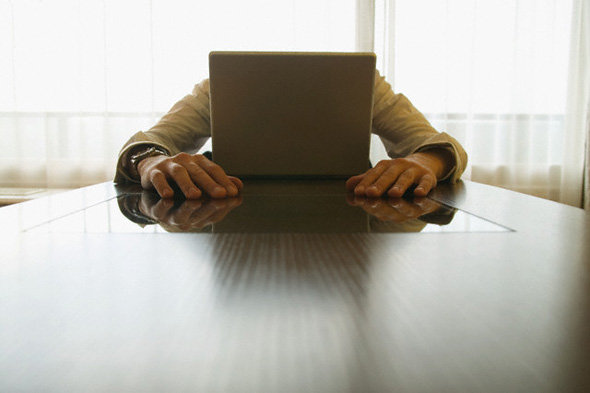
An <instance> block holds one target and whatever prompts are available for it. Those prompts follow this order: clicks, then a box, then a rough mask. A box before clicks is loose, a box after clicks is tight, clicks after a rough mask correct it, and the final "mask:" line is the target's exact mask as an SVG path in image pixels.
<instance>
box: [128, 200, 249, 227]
mask: <svg viewBox="0 0 590 393" xmlns="http://www.w3.org/2000/svg"><path fill="white" fill-rule="evenodd" d="M241 204H242V197H241V196H240V195H238V196H234V197H228V198H224V199H209V198H204V199H186V200H184V201H182V203H181V204H180V206H178V205H177V204H175V199H171V198H167V199H159V198H157V196H155V194H153V195H150V193H149V192H146V191H144V192H143V193H142V195H141V200H140V202H139V205H138V208H139V211H140V212H141V213H142V214H143V215H145V216H146V217H149V218H150V219H152V220H154V221H157V222H158V224H160V225H161V226H162V228H164V229H166V230H167V231H169V232H191V231H197V230H201V229H203V228H205V227H207V226H209V225H212V224H215V223H217V222H219V221H221V220H223V219H224V218H225V216H226V215H227V214H228V213H229V212H230V211H231V210H232V209H234V208H236V207H237V206H240V205H241Z"/></svg>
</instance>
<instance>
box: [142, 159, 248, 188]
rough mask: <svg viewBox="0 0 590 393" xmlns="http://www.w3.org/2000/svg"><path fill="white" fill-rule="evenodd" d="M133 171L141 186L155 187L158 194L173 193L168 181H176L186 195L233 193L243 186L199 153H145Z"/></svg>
mask: <svg viewBox="0 0 590 393" xmlns="http://www.w3.org/2000/svg"><path fill="white" fill-rule="evenodd" d="M137 171H138V173H139V176H140V177H141V186H142V187H143V188H144V189H146V190H150V189H155V190H156V191H157V192H158V194H160V196H161V197H162V198H171V197H172V196H174V189H173V188H172V186H171V184H176V185H177V186H178V188H179V189H180V190H181V191H182V193H183V194H184V196H185V197H186V198H187V199H197V198H200V197H201V196H202V195H203V193H206V194H207V195H209V196H210V197H212V198H225V197H233V196H236V195H238V194H239V193H240V191H241V190H242V188H243V187H244V185H243V183H242V181H241V180H240V179H238V178H237V177H234V176H228V175H226V173H225V172H224V171H223V169H221V167H220V166H219V165H217V164H215V163H213V162H211V161H209V160H208V159H207V158H206V157H205V156H203V155H201V154H193V155H191V154H187V153H179V154H177V155H175V156H173V157H168V156H163V155H162V156H155V157H148V158H145V159H143V160H141V161H140V162H139V164H138V165H137Z"/></svg>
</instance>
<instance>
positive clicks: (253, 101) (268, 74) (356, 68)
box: [209, 52, 375, 178]
mask: <svg viewBox="0 0 590 393" xmlns="http://www.w3.org/2000/svg"><path fill="white" fill-rule="evenodd" d="M209 78H210V84H211V85H210V105H211V136H212V150H213V161H214V162H216V163H217V164H219V165H220V166H221V167H222V168H223V169H224V170H225V171H226V172H227V173H228V174H230V175H234V176H240V177H244V178H247V177H277V178H281V177H303V178H305V177H310V178H313V177H321V178H332V177H333V178H338V177H348V176H351V175H355V174H360V173H362V172H364V171H366V170H367V168H368V167H369V145H370V136H371V119H372V107H373V86H374V83H375V80H374V78H375V55H374V54H373V53H314V52H311V53H308V52H305V53H303V52H301V53H282V52H211V53H210V55H209Z"/></svg>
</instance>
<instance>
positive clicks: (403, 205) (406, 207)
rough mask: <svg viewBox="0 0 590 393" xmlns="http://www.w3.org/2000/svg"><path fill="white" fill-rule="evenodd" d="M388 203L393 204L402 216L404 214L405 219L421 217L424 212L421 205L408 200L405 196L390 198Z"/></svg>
mask: <svg viewBox="0 0 590 393" xmlns="http://www.w3.org/2000/svg"><path fill="white" fill-rule="evenodd" d="M387 204H388V205H389V206H391V207H392V208H393V209H394V210H395V211H396V212H397V213H398V214H399V215H400V216H403V217H404V221H405V220H407V219H410V218H417V217H420V216H421V215H422V214H424V211H423V210H422V208H421V207H420V206H418V205H416V204H414V203H411V202H408V201H406V200H405V199H403V198H392V199H388V200H387Z"/></svg>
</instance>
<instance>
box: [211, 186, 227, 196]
mask: <svg viewBox="0 0 590 393" xmlns="http://www.w3.org/2000/svg"><path fill="white" fill-rule="evenodd" d="M213 194H215V195H217V196H221V195H225V194H226V190H225V188H223V187H220V186H216V187H214V188H213Z"/></svg>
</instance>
